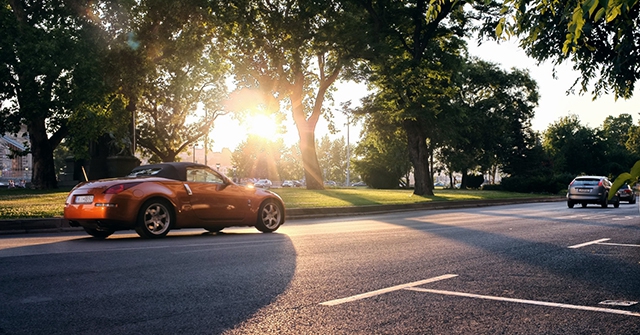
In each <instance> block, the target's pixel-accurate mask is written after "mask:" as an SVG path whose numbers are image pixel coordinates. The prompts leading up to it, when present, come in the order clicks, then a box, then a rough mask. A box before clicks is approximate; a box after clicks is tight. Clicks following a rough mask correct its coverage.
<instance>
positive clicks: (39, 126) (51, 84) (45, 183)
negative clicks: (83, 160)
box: [0, 0, 110, 189]
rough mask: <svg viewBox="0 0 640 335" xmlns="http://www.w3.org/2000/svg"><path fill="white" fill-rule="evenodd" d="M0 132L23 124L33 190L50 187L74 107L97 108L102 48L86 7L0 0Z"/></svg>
mask: <svg viewBox="0 0 640 335" xmlns="http://www.w3.org/2000/svg"><path fill="white" fill-rule="evenodd" d="M1 4H2V5H1V7H0V29H1V30H2V32H3V33H2V37H0V58H1V59H2V62H3V64H4V66H2V68H1V69H0V100H2V101H3V104H2V109H1V110H0V133H4V132H14V133H15V132H17V130H18V129H19V128H20V126H21V124H24V125H26V126H27V131H28V133H29V150H30V152H31V154H32V157H33V175H32V179H31V183H32V185H33V187H34V188H37V189H48V188H56V187H57V180H56V171H55V164H54V159H53V151H54V149H55V148H56V147H57V146H58V145H59V144H60V142H61V141H62V140H63V139H64V138H65V136H67V134H68V133H69V125H68V124H67V121H68V118H69V117H70V116H71V115H73V114H74V113H78V112H80V111H85V112H87V113H89V114H92V113H101V112H103V111H104V104H105V101H106V100H109V99H106V98H105V95H106V94H107V93H108V92H109V91H110V89H109V88H108V87H107V86H106V83H105V82H103V81H102V75H101V74H102V73H104V64H105V63H104V54H105V52H104V51H105V50H104V49H103V47H104V46H106V45H108V43H106V41H105V40H104V38H103V35H102V34H101V29H100V27H98V26H97V25H96V24H95V23H94V21H93V20H92V18H91V15H90V13H91V12H92V11H91V8H89V7H85V6H82V5H81V4H80V3H76V2H68V1H63V0H51V1H35V2H32V3H30V4H29V5H28V6H26V5H25V3H24V2H22V1H12V0H3V1H2V2H1Z"/></svg>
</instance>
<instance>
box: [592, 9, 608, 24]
mask: <svg viewBox="0 0 640 335" xmlns="http://www.w3.org/2000/svg"><path fill="white" fill-rule="evenodd" d="M605 13H606V10H605V9H604V8H600V9H599V10H598V12H597V13H596V16H594V17H593V21H595V22H598V21H599V20H600V19H601V18H602V16H604V14H605Z"/></svg>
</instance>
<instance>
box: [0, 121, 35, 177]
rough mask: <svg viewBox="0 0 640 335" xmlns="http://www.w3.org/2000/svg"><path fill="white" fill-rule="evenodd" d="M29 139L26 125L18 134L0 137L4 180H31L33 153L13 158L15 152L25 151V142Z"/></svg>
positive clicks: (0, 160) (1, 173) (0, 158)
mask: <svg viewBox="0 0 640 335" xmlns="http://www.w3.org/2000/svg"><path fill="white" fill-rule="evenodd" d="M28 141H29V135H28V134H27V131H26V127H24V126H23V127H22V129H21V130H20V132H19V133H18V136H14V135H11V134H5V135H3V136H2V137H0V178H1V179H2V180H10V179H15V180H25V181H30V180H31V173H32V171H33V163H32V159H31V154H27V155H26V156H15V157H14V158H11V155H12V153H14V152H24V151H25V150H26V147H25V144H24V142H28Z"/></svg>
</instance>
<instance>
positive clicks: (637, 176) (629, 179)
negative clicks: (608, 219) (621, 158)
mask: <svg viewBox="0 0 640 335" xmlns="http://www.w3.org/2000/svg"><path fill="white" fill-rule="evenodd" d="M638 180H640V161H637V162H636V163H635V164H633V167H632V168H631V170H630V171H629V172H623V173H621V174H620V175H619V176H618V177H616V179H615V180H614V181H613V184H612V185H611V190H610V191H609V200H611V199H612V198H613V197H614V196H615V194H616V191H618V189H620V187H621V186H622V185H624V184H628V185H631V186H633V185H636V184H637V183H638Z"/></svg>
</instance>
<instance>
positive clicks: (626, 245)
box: [599, 243, 640, 248]
mask: <svg viewBox="0 0 640 335" xmlns="http://www.w3.org/2000/svg"><path fill="white" fill-rule="evenodd" d="M599 244H602V245H613V246H617V247H636V248H640V244H623V243H599Z"/></svg>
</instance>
